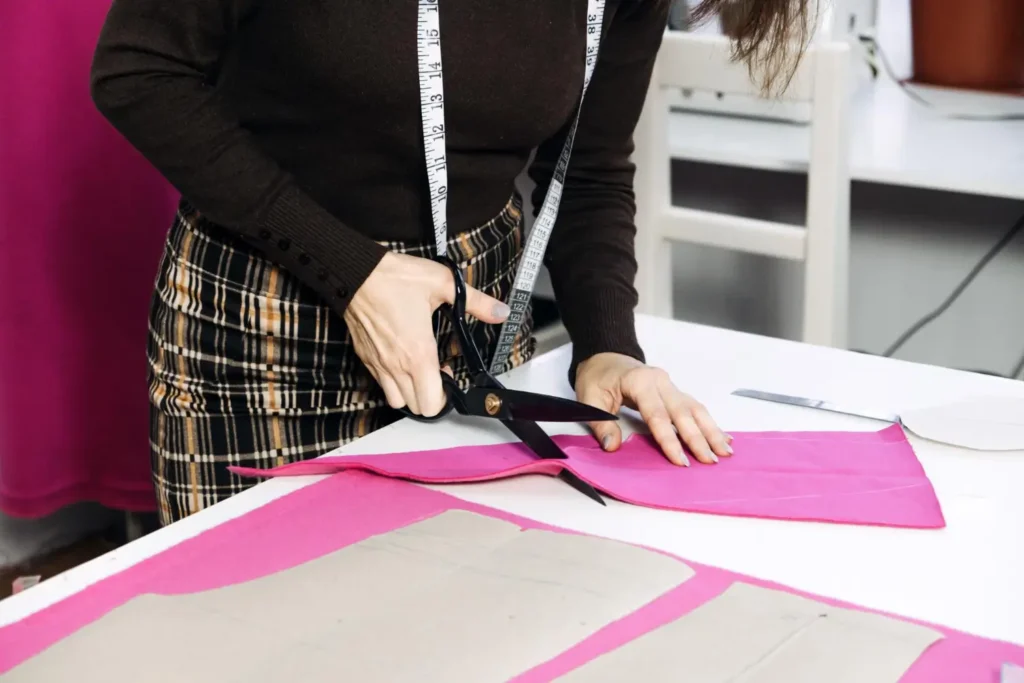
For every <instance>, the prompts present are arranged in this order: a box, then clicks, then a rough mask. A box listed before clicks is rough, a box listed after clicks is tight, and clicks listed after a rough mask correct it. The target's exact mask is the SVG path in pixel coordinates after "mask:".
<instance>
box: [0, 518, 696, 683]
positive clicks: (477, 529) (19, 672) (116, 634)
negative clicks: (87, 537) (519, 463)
mask: <svg viewBox="0 0 1024 683" xmlns="http://www.w3.org/2000/svg"><path fill="white" fill-rule="evenodd" d="M692 576H693V570H691V569H690V568H689V567H688V566H687V565H685V564H683V563H682V562H680V561H679V560H677V559H675V558H673V557H670V556H668V555H663V554H661V553H657V552H654V551H651V550H645V549H643V548H639V547H636V546H632V545H629V544H626V543H621V542H618V541H611V540H606V539H601V538H596V537H593V536H582V535H577V534H566V533H558V532H553V531H543V530H536V529H527V530H523V529H521V528H520V527H519V526H517V525H515V524H511V523H509V522H505V521H502V520H499V519H494V518H492V517H486V516H484V515H480V514H476V513H472V512H466V511H461V510H452V511H447V512H442V513H441V514H439V515H437V516H434V517H431V518H428V519H426V520H423V521H419V522H416V523H414V524H411V525H409V526H405V527H402V528H399V529H395V530H393V531H389V532H387V533H384V534H380V535H377V536H371V537H370V538H367V539H365V540H362V541H359V542H358V543H354V544H352V545H350V546H348V547H346V548H342V549H341V550H338V551H336V552H333V553H330V554H328V555H325V556H324V557H321V558H317V559H315V560H312V561H310V562H306V563H303V564H300V565H298V566H296V567H294V568H291V569H288V570H285V571H281V572H277V573H273V574H269V575H266V576H264V577H262V578H259V579H256V580H253V581H248V582H245V583H238V584H233V585H229V586H225V587H223V588H216V589H213V590H209V591H203V592H197V593H189V594H184V595H176V596H164V595H142V596H139V597H137V598H134V599H132V600H130V601H129V602H127V603H126V604H124V605H122V606H121V607H118V608H116V609H114V610H113V611H111V612H110V613H108V614H107V615H105V616H103V617H101V618H100V619H98V620H97V621H95V622H93V623H92V624H90V625H88V626H86V627H85V628H83V629H81V630H80V631H78V632H77V633H75V634H73V635H72V636H70V637H69V638H67V639H65V640H63V641H61V642H59V643H57V644H56V645H54V646H53V647H51V648H49V649H47V650H45V651H44V652H43V653H42V654H40V655H39V656H38V657H36V658H35V659H31V660H29V661H28V662H26V663H24V664H23V665H21V666H20V667H17V668H15V669H14V670H13V671H12V672H10V673H9V674H7V675H6V676H2V675H0V680H3V681H4V683H29V682H33V683H34V682H37V681H76V683H94V682H95V683H135V681H143V680H145V681H150V682H152V683H175V682H178V681H185V680H188V681H189V682H190V683H243V682H244V683H276V682H277V681H284V680H299V681H304V682H307V683H332V682H334V681H395V682H398V681H416V682H417V683H434V682H436V683H445V682H448V681H456V680H466V681H480V682H481V683H484V682H488V681H495V682H498V681H507V680H508V679H510V678H512V677H514V676H516V675H518V674H521V673H523V672H525V671H527V670H529V669H531V668H533V667H535V666H538V665H540V664H542V663H544V662H545V661H547V660H549V659H551V658H553V657H555V656H557V655H558V654H560V653H561V652H562V651H564V650H566V649H568V648H570V647H572V646H574V645H576V644H577V643H579V642H580V641H582V640H585V639H586V638H587V637H589V636H590V635H592V634H593V633H594V632H596V631H597V630H599V629H601V628H603V627H605V626H607V625H608V624H610V623H612V622H614V621H616V620H617V619H620V618H622V617H624V616H626V615H628V614H630V613H632V612H634V611H636V610H637V609H639V608H641V607H642V606H644V605H645V604H647V603H649V602H651V601H653V600H655V599H656V598H657V597H659V596H660V595H662V594H663V593H665V592H667V591H669V590H671V589H673V588H675V587H676V586H678V585H679V584H681V583H683V582H685V581H687V580H688V579H690V578H691V577H692ZM524 636H525V637H524ZM512 642H515V643H516V645H515V646H514V647H513V646H510V643H512ZM169 643H173V644H174V652H175V655H176V656H175V657H174V658H171V659H166V658H164V657H163V654H164V653H166V651H167V646H168V644H169ZM156 661H160V662H161V665H160V666H159V667H154V665H153V663H154V662H156Z"/></svg>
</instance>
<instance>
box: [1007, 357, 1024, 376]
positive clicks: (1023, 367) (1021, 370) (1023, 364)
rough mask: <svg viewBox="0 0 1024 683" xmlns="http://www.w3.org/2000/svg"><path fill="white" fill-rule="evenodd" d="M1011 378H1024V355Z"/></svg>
mask: <svg viewBox="0 0 1024 683" xmlns="http://www.w3.org/2000/svg"><path fill="white" fill-rule="evenodd" d="M1010 379H1024V356H1021V357H1020V360H1019V361H1017V367H1015V368H1014V369H1013V372H1011V373H1010Z"/></svg>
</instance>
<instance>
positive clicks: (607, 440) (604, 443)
mask: <svg viewBox="0 0 1024 683" xmlns="http://www.w3.org/2000/svg"><path fill="white" fill-rule="evenodd" d="M611 447H612V435H611V434H605V435H604V438H603V439H601V448H604V449H605V450H607V449H609V448H611Z"/></svg>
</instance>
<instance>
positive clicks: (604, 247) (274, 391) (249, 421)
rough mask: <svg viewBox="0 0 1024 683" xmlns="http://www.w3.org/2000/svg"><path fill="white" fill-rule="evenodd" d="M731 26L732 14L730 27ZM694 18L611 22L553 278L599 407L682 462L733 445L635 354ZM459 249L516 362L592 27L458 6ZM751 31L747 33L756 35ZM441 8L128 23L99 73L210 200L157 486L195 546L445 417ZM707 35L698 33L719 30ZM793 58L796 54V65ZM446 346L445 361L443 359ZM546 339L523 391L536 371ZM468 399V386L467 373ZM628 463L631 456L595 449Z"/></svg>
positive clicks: (236, 14)
mask: <svg viewBox="0 0 1024 683" xmlns="http://www.w3.org/2000/svg"><path fill="white" fill-rule="evenodd" d="M804 1H806V0H799V1H798V0H749V1H746V2H743V3H741V6H742V8H743V10H742V11H743V12H745V17H746V21H743V22H740V23H739V26H738V28H737V33H736V35H737V37H738V38H739V42H738V45H739V47H740V53H741V56H744V57H745V58H747V59H748V60H753V59H755V56H756V55H760V54H761V53H760V52H758V51H757V48H758V46H760V45H762V44H771V46H772V47H773V48H774V51H773V52H772V54H775V55H777V54H780V52H781V51H782V50H783V48H784V47H785V37H786V34H787V31H788V29H789V27H790V25H791V24H792V21H791V20H792V19H793V18H794V17H795V16H796V14H797V13H798V12H802V7H803V5H802V2H804ZM724 2H725V0H706V1H705V2H704V3H703V5H702V7H701V8H699V12H700V11H703V12H705V13H706V12H709V11H713V10H715V9H716V8H717V7H718V6H719V5H722V4H723V3H724ZM669 4H670V3H669V2H668V0H608V2H607V6H606V7H605V8H604V12H603V21H602V27H603V30H602V32H601V33H600V35H601V44H600V49H599V52H598V58H597V61H596V67H595V70H594V72H593V78H592V79H591V80H590V82H589V88H588V89H587V91H586V94H585V98H584V99H583V104H582V109H581V110H580V118H579V123H578V128H577V131H576V136H575V146H574V148H573V150H572V157H571V162H570V163H569V167H568V172H567V174H566V176H565V183H564V189H563V192H562V195H561V207H560V212H559V216H558V221H557V223H556V226H555V229H554V231H553V234H552V236H551V239H550V243H549V245H548V247H547V251H546V254H545V263H546V264H547V266H548V269H549V271H550V273H551V277H552V282H553V285H554V289H555V293H556V296H557V299H558V303H559V308H560V310H561V312H562V317H563V321H564V323H565V326H566V328H567V330H568V331H569V334H570V336H571V338H572V340H573V360H572V366H571V369H570V372H569V380H570V382H571V383H573V384H574V387H575V390H576V393H577V395H578V397H579V399H580V400H581V401H584V402H587V403H590V404H593V405H597V406H600V407H602V408H604V409H607V410H611V411H617V410H619V409H620V407H621V406H622V405H626V406H630V407H634V408H636V409H638V410H639V412H640V413H641V415H642V416H643V418H644V420H645V421H646V422H647V424H648V426H649V428H650V429H651V432H652V433H653V435H654V436H655V438H656V439H657V441H658V443H659V444H660V446H661V448H662V449H663V450H664V452H665V455H666V457H667V458H668V459H669V460H671V461H672V462H673V463H676V464H687V461H686V457H685V455H684V453H683V448H682V444H683V443H685V445H686V446H687V448H688V449H689V451H690V452H691V453H692V454H693V455H694V456H695V457H696V458H697V460H699V461H700V462H702V463H713V462H716V461H717V459H718V457H720V456H725V455H728V454H729V453H730V452H731V449H730V446H729V439H728V437H727V436H726V435H725V434H723V433H722V431H721V430H720V429H719V428H718V427H717V426H716V425H715V423H714V421H713V420H712V419H711V417H710V416H709V415H708V413H707V411H705V410H704V408H703V407H702V406H701V405H700V404H699V403H698V402H697V401H695V400H694V399H693V398H691V397H689V396H687V395H686V394H684V393H682V392H681V391H679V389H677V388H676V387H674V386H673V385H672V383H671V382H670V380H669V378H668V377H667V376H666V375H665V373H664V372H662V371H660V370H658V369H656V368H653V367H649V366H647V365H645V364H644V356H643V352H642V350H641V348H640V345H639V344H638V343H637V339H636V334H635V331H634V322H633V308H634V306H635V304H636V292H635V290H634V288H633V279H634V275H635V270H636V262H635V260H634V257H633V235H634V225H633V194H632V179H633V167H632V166H631V164H630V161H629V155H630V152H631V148H632V142H631V136H632V132H633V128H634V127H635V125H636V122H637V119H638V117H639V114H640V111H641V108H642V105H643V101H644V96H645V93H646V90H647V86H648V83H649V80H650V76H651V71H652V67H653V64H654V59H655V55H656V53H657V50H658V46H659V43H660V40H661V36H662V33H663V31H664V29H665V26H666V20H667V16H668V10H669ZM439 7H440V35H441V44H442V45H443V49H442V55H443V79H444V91H445V93H446V95H447V98H446V102H445V108H446V111H445V119H444V123H445V128H446V135H447V139H446V143H445V149H446V150H447V173H448V185H449V186H450V188H451V191H450V193H449V195H450V196H449V197H448V201H447V217H448V230H447V238H448V242H447V250H448V254H449V256H451V257H452V258H453V259H455V260H456V262H458V263H459V264H460V266H461V267H462V269H463V272H464V273H465V276H466V279H467V281H468V282H469V284H470V285H471V286H472V287H473V289H472V290H471V291H470V296H469V313H470V315H471V316H472V317H473V318H475V319H476V320H475V322H474V323H473V334H474V335H475V336H476V339H477V341H478V344H479V346H480V347H481V348H482V349H485V350H486V351H488V352H491V353H493V350H494V346H495V339H496V335H497V331H498V324H499V323H501V322H502V321H503V320H504V319H505V318H506V317H507V316H508V314H509V308H508V306H507V305H506V304H505V303H503V301H504V300H505V299H506V297H507V295H508V293H509V289H510V286H511V284H512V279H513V277H514V275H515V272H516V267H517V265H518V263H519V260H520V258H521V256H522V216H521V208H520V207H521V203H520V199H519V198H518V197H517V196H516V194H515V189H514V184H513V183H514V179H515V178H516V176H517V175H518V174H519V173H520V172H521V171H522V170H523V169H524V168H525V166H526V164H527V162H528V159H529V157H530V155H531V152H532V151H533V150H536V156H535V159H534V161H533V163H532V165H531V166H530V175H531V176H532V177H533V179H534V180H535V181H536V182H537V185H538V190H537V193H536V194H535V196H534V200H535V202H536V203H539V201H540V200H541V199H542V198H543V197H544V196H545V192H546V189H547V187H548V186H549V185H550V181H551V178H552V173H553V169H554V166H555V164H556V162H557V160H558V157H559V155H560V153H561V152H562V148H563V142H564V141H565V138H566V137H567V132H568V130H569V128H570V125H571V123H572V120H573V118H574V113H575V111H576V107H577V103H578V101H579V97H580V91H581V84H582V82H583V79H584V59H583V55H584V51H585V44H586V40H587V14H588V13H589V12H590V9H592V7H593V6H592V5H588V0H560V1H559V2H552V1H551V0H488V1H487V2H480V1H479V0H441V2H440V3H439ZM734 9H735V8H734ZM417 11H418V7H417V3H416V2H414V0H396V1H395V2H378V1H375V0H347V1H345V2H340V1H336V2H326V1H324V0H320V1H317V2H310V1H307V2H267V1H261V0H178V1H177V2H167V1H166V0H115V2H114V5H113V8H112V9H111V11H110V14H109V16H108V18H107V22H106V25H105V27H104V30H103V33H102V36H101V38H100V41H99V45H98V47H97V51H96V55H95V60H94V64H93V78H92V89H93V99H94V100H95V102H96V104H97V106H98V108H99V109H100V111H101V112H102V113H103V114H104V115H105V116H106V117H107V118H108V119H109V120H110V121H111V122H112V123H113V124H114V126H115V127H116V128H117V129H118V130H119V131H121V133H122V134H123V135H124V136H125V137H126V138H127V139H128V140H129V141H130V142H132V144H134V145H135V146H136V147H137V148H138V149H139V150H140V151H141V152H142V154H143V155H145V156H146V157H147V158H148V159H149V160H150V161H151V162H152V163H153V164H154V165H155V166H156V167H157V168H158V169H159V170H160V171H161V172H162V173H163V174H164V175H165V176H166V177H167V178H168V179H169V180H170V181H171V182H172V183H173V184H174V185H175V186H176V187H177V188H178V189H179V190H180V191H181V192H182V194H183V200H182V203H181V206H180V210H179V212H178V216H177V220H176V221H175V222H174V225H173V227H172V229H171V232H170V235H169V238H168V241H167V247H166V250H165V254H164V258H163V263H162V266H161V269H160V273H159V276H158V279H157V284H156V292H155V295H154V300H153V306H152V313H151V320H150V337H149V362H150V370H151V378H150V398H151V404H152V419H151V440H152V466H153V476H154V481H155V484H156V488H157V495H158V502H159V507H160V511H161V518H162V521H163V522H164V523H168V522H171V521H173V520H176V519H178V518H181V517H183V516H185V515H187V514H190V513H192V512H195V511H197V510H199V509H202V508H204V507H206V506H208V505H210V504H212V503H215V502H217V501H218V500H221V499H223V498H225V497H227V496H229V495H231V494H233V493H235V492H238V491H239V490H241V489H242V488H244V487H245V486H247V485H248V482H246V481H245V480H241V479H239V478H237V477H235V476H233V475H231V474H230V473H228V472H227V469H226V468H227V466H228V465H232V464H241V465H248V466H257V467H263V466H272V465H276V464H280V463H283V462H287V461H291V460H297V459H304V458H310V457H314V456H317V455H319V454H322V453H323V452H325V451H328V450H330V449H333V448H335V447H336V446H338V445H339V444H342V443H345V442H346V441H349V440H351V439H354V438H357V437H359V436H362V435H364V434H366V433H368V432H370V431H372V430H374V429H377V428H378V427H381V426H383V425H384V424H387V423H388V422H390V421H393V420H394V419H395V417H396V414H395V412H394V410H393V409H395V408H400V407H403V406H404V407H408V408H409V409H410V410H412V411H413V412H416V413H419V414H422V415H433V414H436V413H437V412H438V411H439V410H440V408H441V407H442V406H443V403H444V396H443V393H442V391H441V384H440V379H439V360H438V355H439V354H438V347H437V344H438V342H437V341H436V340H435V339H434V336H433V331H432V328H431V313H432V311H433V310H434V309H435V308H437V307H438V306H439V305H440V304H441V303H442V302H444V301H446V300H450V299H451V297H452V279H451V275H450V273H448V271H447V270H446V268H445V267H444V266H442V265H440V264H438V263H436V262H434V261H432V260H429V259H427V258H422V257H425V256H430V255H431V254H432V253H433V252H434V251H435V249H436V247H435V246H434V245H433V242H432V241H431V239H430V235H431V226H432V219H431V190H430V188H429V186H428V183H427V171H426V162H425V159H424V145H425V142H424V138H423V137H422V130H421V118H420V100H419V97H420V86H419V80H418V67H417V54H418V52H417V49H418V45H417ZM699 12H698V14H699ZM780 37H781V38H782V40H779V38H780ZM441 343H442V346H443V345H444V343H445V342H443V341H442V342H441ZM533 349H534V346H533V341H532V338H531V335H530V322H529V318H528V317H527V319H526V321H525V323H524V324H523V326H522V328H521V329H520V331H519V336H518V337H517V338H516V342H515V344H514V346H513V348H512V353H511V354H510V355H509V359H508V362H506V363H505V365H504V367H503V368H500V369H501V370H506V369H509V368H511V367H513V366H515V365H518V364H520V363H522V362H524V361H525V360H527V359H528V358H529V357H530V356H531V354H532V353H533ZM449 371H450V372H453V373H454V374H455V376H456V377H458V378H460V379H464V374H465V371H464V368H463V367H461V364H460V363H459V362H458V361H455V362H454V363H453V366H452V367H451V368H450V369H449ZM593 428H594V430H595V433H596V434H597V436H598V438H599V439H600V440H601V442H602V444H603V446H604V447H605V448H606V449H609V450H614V449H615V448H617V447H618V445H619V443H620V441H621V433H620V431H619V429H618V428H617V427H616V426H615V425H614V424H611V423H602V424H597V425H594V427H593Z"/></svg>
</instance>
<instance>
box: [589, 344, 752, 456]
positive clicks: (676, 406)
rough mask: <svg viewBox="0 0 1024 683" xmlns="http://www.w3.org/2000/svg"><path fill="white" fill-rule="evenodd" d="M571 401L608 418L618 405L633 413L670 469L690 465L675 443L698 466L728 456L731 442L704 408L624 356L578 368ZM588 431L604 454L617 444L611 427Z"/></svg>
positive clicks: (607, 356) (663, 376)
mask: <svg viewBox="0 0 1024 683" xmlns="http://www.w3.org/2000/svg"><path fill="white" fill-rule="evenodd" d="M576 396H577V398H578V399H579V401H581V402H582V403H586V404H588V405H592V406H594V407H596V408H601V409H602V410H607V411H608V412H610V413H618V412H619V409H620V408H622V407H623V406H626V407H627V408H632V409H634V410H637V411H639V413H640V415H641V416H642V417H643V419H644V422H646V423H647V426H648V427H649V428H650V430H651V435H652V436H653V437H654V439H655V440H656V441H657V442H658V445H659V446H661V450H662V451H663V452H664V453H665V457H667V458H668V459H669V460H670V461H671V462H672V463H674V464H676V465H689V464H690V463H689V460H687V458H686V455H685V453H684V452H683V448H682V445H681V444H680V439H681V440H682V443H684V444H686V447H687V448H688V449H689V451H690V452H691V453H693V455H694V456H695V457H696V458H697V460H699V461H700V462H703V463H714V462H718V458H719V457H720V456H727V455H732V447H731V446H730V445H729V442H730V441H732V437H731V436H729V435H727V434H725V433H724V432H723V431H722V430H721V429H719V428H718V425H716V424H715V421H714V420H712V419H711V415H709V414H708V411H707V410H706V409H705V408H704V406H702V405H701V404H700V403H698V402H697V401H696V400H695V399H694V398H693V397H691V396H688V395H687V394H684V393H683V392H681V391H679V389H676V387H675V386H674V385H673V384H672V380H670V379H669V376H668V374H667V373H666V372H665V371H664V370H662V369H660V368H653V367H650V366H648V365H644V364H643V363H641V362H640V361H638V360H636V359H634V358H630V357H629V356H623V355H621V354H617V353H599V354H597V355H595V356H592V357H591V358H588V359H587V360H585V361H583V362H582V363H580V365H579V367H578V368H577V370H576ZM590 428H591V429H592V430H593V431H594V434H595V436H597V438H598V439H599V440H600V441H601V446H602V447H603V448H604V449H605V450H606V451H614V450H615V449H617V448H618V447H619V445H620V444H621V443H622V430H621V429H619V426H618V425H617V424H616V423H614V422H595V423H592V424H591V425H590Z"/></svg>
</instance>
